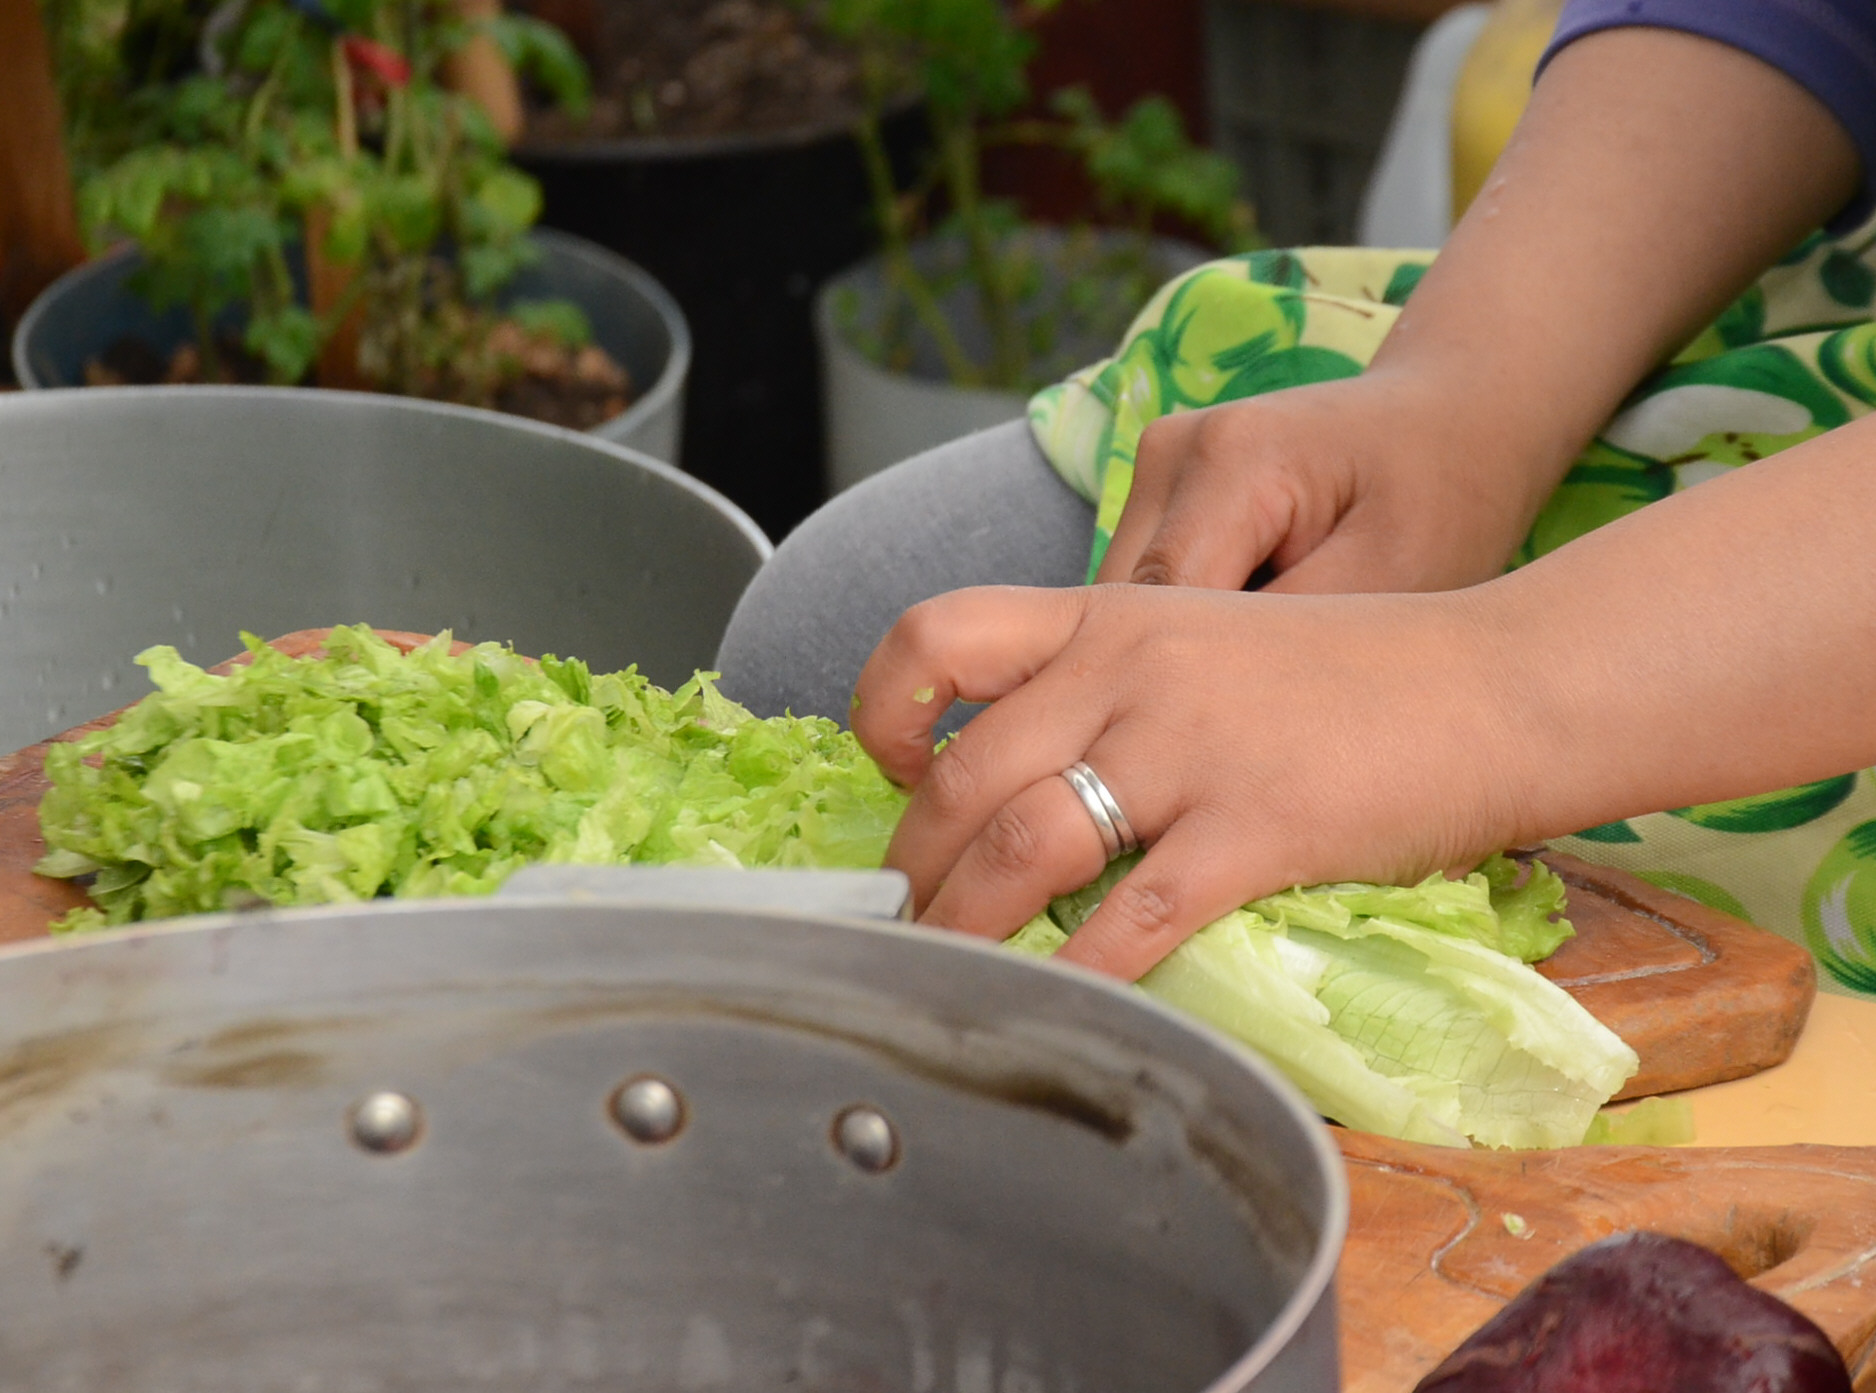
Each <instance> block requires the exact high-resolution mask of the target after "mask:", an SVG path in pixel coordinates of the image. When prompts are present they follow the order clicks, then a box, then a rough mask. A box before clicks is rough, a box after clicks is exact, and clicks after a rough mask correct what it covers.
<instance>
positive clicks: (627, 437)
mask: <svg viewBox="0 0 1876 1393" xmlns="http://www.w3.org/2000/svg"><path fill="white" fill-rule="evenodd" d="M530 240H531V241H532V242H533V244H534V245H535V247H537V248H538V249H539V251H540V258H539V260H537V261H536V262H535V264H534V265H532V266H529V267H527V268H525V269H524V270H522V271H521V272H520V274H518V275H517V276H516V277H515V279H514V281H513V282H512V283H511V284H510V285H509V286H508V288H507V290H506V291H505V292H504V299H505V300H507V301H514V300H538V299H561V298H565V299H570V300H573V301H575V302H577V303H578V304H579V306H580V308H581V309H583V310H584V311H585V312H586V316H587V318H588V320H590V321H591V323H592V325H593V337H594V338H595V339H596V340H597V341H598V343H599V344H600V345H601V346H602V347H604V348H605V349H606V351H607V352H609V353H611V354H612V356H613V357H614V358H615V359H617V360H618V361H619V362H620V363H621V364H623V365H624V367H625V369H626V371H627V372H629V373H630V374H631V375H632V383H633V387H634V389H635V390H636V392H637V393H638V396H637V398H636V400H634V401H633V403H632V405H631V406H630V407H629V408H628V409H627V410H626V411H625V412H624V413H623V414H622V415H619V416H615V417H614V418H613V419H612V420H610V421H607V422H606V423H605V424H603V425H600V426H597V427H595V428H594V430H593V432H592V433H593V434H594V435H597V436H599V437H600V438H601V439H603V440H610V441H612V442H613V443H614V444H615V445H625V446H628V447H630V448H632V449H635V450H643V451H644V452H645V453H646V454H648V455H650V456H652V458H654V459H661V460H666V461H669V462H672V463H675V462H676V461H677V460H678V458H679V451H680V448H681V443H682V442H681V434H682V429H683V421H684V388H685V383H686V382H687V381H688V379H689V376H690V360H691V341H690V327H689V325H688V324H687V323H686V321H685V319H684V312H683V311H682V310H681V309H679V308H678V304H677V301H675V300H673V299H672V298H671V296H670V295H669V293H667V292H666V290H665V288H664V287H663V286H661V285H659V284H658V282H657V281H656V280H654V279H653V278H652V277H651V275H650V274H649V273H647V272H646V271H644V270H643V269H641V268H640V267H638V266H636V265H634V264H633V263H632V262H630V261H627V260H626V259H625V258H624V257H622V256H620V255H618V254H617V253H616V252H611V251H608V250H607V249H606V248H604V247H602V246H599V245H598V244H597V243H594V242H589V241H587V240H586V239H585V238H583V237H574V236H570V235H569V234H567V233H564V232H554V231H550V230H548V229H545V228H543V229H540V230H538V231H536V232H534V233H533V234H531V236H530ZM138 265H139V260H138V256H137V253H136V251H135V250H134V249H133V248H124V249H123V250H121V251H117V252H113V253H111V254H109V255H107V256H102V257H99V258H98V259H97V260H96V261H91V262H87V263H86V264H85V265H83V266H80V267H77V268H76V269H74V270H72V271H69V272H67V273H66V274H65V275H63V276H61V277H60V278H59V279H58V280H57V281H55V282H54V283H53V284H52V285H51V286H49V287H47V288H46V290H45V291H44V293H42V294H41V295H40V296H39V298H37V299H36V300H34V301H33V303H32V304H31V305H30V306H29V307H28V308H27V310H26V313H25V314H23V315H21V316H20V321H19V323H18V325H16V326H15V328H14V331H13V344H12V354H13V373H14V376H15V377H17V378H18V379H19V382H20V385H21V386H22V387H25V388H27V389H29V390H31V389H34V388H47V387H79V386H82V385H83V384H84V381H85V364H86V362H87V361H89V360H90V359H92V358H95V357H96V356H97V355H98V354H99V353H101V352H102V351H103V350H104V349H105V348H106V347H107V346H108V345H109V344H110V343H111V342H112V340H114V339H116V338H117V337H118V336H119V335H122V334H127V333H128V334H137V335H140V336H141V337H143V338H145V339H147V340H148V341H149V342H150V343H151V344H152V345H153V346H156V347H158V348H160V349H163V350H164V351H167V350H168V349H170V348H173V347H174V346H175V345H176V344H179V343H182V342H183V341H185V340H186V339H188V338H189V337H190V336H191V335H192V334H193V332H194V331H193V328H192V326H191V324H190V320H189V316H188V313H187V312H186V311H185V310H183V309H182V308H180V307H178V308H175V309H172V310H170V311H168V312H166V313H161V314H159V313H158V312H157V311H155V310H153V309H151V308H150V307H149V306H148V305H146V304H144V302H143V301H142V300H140V299H138V298H137V297H136V296H135V295H133V294H131V293H130V291H129V290H128V289H127V288H126V286H125V282H126V280H128V278H129V277H130V275H131V274H132V273H133V272H134V271H135V270H136V269H137V266H138Z"/></svg>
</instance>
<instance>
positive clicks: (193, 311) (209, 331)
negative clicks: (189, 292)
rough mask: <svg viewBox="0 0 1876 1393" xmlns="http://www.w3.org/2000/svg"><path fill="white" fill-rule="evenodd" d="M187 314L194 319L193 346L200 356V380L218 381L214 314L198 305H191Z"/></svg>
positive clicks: (219, 352)
mask: <svg viewBox="0 0 1876 1393" xmlns="http://www.w3.org/2000/svg"><path fill="white" fill-rule="evenodd" d="M189 314H190V317H191V318H193V319H194V320H195V346H196V352H197V353H199V354H200V355H201V357H202V380H203V381H204V382H220V381H222V380H223V378H222V367H221V350H220V349H219V348H218V347H217V346H216V344H215V316H214V315H212V314H210V313H208V312H207V311H206V310H204V309H203V308H202V307H201V306H200V305H191V306H190V307H189Z"/></svg>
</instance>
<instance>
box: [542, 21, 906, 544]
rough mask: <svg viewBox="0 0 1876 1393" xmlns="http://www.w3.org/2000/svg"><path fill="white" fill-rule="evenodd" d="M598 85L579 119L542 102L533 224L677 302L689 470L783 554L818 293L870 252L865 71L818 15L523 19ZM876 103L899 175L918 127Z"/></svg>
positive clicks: (802, 472) (810, 446)
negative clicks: (615, 263)
mask: <svg viewBox="0 0 1876 1393" xmlns="http://www.w3.org/2000/svg"><path fill="white" fill-rule="evenodd" d="M516 3H520V4H525V5H526V6H527V8H528V9H529V10H530V11H531V12H532V14H534V15H535V16H537V17H539V18H541V19H543V20H548V21H551V22H553V23H555V24H556V25H559V26H561V27H562V28H563V30H564V32H565V33H566V34H567V35H568V36H569V37H570V39H571V41H572V42H573V43H574V45H575V47H576V48H577V49H578V50H579V52H580V53H581V54H582V56H584V57H585V59H586V60H587V63H588V65H589V67H590V69H591V71H592V74H593V101H592V104H591V110H590V112H589V113H588V114H587V115H585V116H584V117H581V116H578V115H575V114H571V113H569V112H568V111H567V110H566V109H565V108H564V106H560V105H558V104H555V103H553V102H552V101H551V100H549V99H548V98H549V97H550V94H547V93H541V92H536V93H535V94H534V100H531V101H530V102H529V110H528V121H527V127H526V131H525V133H524V135H523V137H522V139H521V141H520V142H519V143H518V144H517V146H516V148H515V159H516V161H517V163H518V164H520V166H521V167H522V168H524V169H526V170H527V171H528V172H529V173H530V174H532V175H534V176H535V177H536V178H537V179H539V180H540V181H541V186H542V189H543V193H544V195H545V210H544V212H543V215H542V221H543V222H544V223H545V224H546V225H548V226H551V227H556V228H564V229H566V230H567V231H569V232H575V233H578V234H580V235H581V236H584V237H590V238H592V239H593V240H595V241H598V242H601V243H603V244H604V245H606V246H608V247H610V248H612V249H613V250H615V251H618V252H620V253H622V254H623V255H626V256H629V257H631V258H632V259H633V260H634V261H636V262H638V263H639V264H641V265H643V266H645V267H646V268H647V269H648V270H650V271H651V272H652V273H653V274H654V275H656V276H657V277H658V279H659V280H660V281H662V282H663V283H664V284H665V285H666V286H668V287H669V288H670V290H671V292H672V294H673V295H674V296H676V298H677V300H678V302H679V304H681V305H682V306H683V308H684V312H685V315H686V316H687V317H688V319H689V320H690V322H691V325H692V328H693V330H694V332H695V334H696V339H697V352H696V357H695V359H694V360H693V364H692V371H691V382H692V389H693V390H692V393H691V406H690V409H689V412H688V415H687V419H686V421H685V430H684V444H685V458H684V463H685V467H686V468H687V469H689V470H690V471H691V472H692V473H694V474H696V475H697V476H698V477H700V478H702V479H704V480H706V481H707V482H709V483H712V484H714V485H715V486H716V487H718V488H720V489H722V490H723V491H724V492H726V493H728V494H730V495H731V496H732V497H734V498H735V499H736V500H737V501H738V502H739V503H741V504H742V505H743V506H744V507H746V508H748V509H749V510H750V512H751V513H752V514H754V515H755V516H756V518H757V520H758V521H760V522H761V523H762V524H763V525H764V526H765V527H766V528H767V529H768V530H769V532H770V533H771V534H772V535H775V536H780V535H782V534H783V533H785V532H787V531H788V530H789V529H790V528H791V527H792V526H793V525H794V524H795V523H796V522H797V521H799V520H800V519H801V518H802V517H805V516H806V515H807V514H808V513H809V512H810V511H812V510H813V508H814V507H815V506H817V505H818V503H819V502H820V501H821V499H822V497H823V496H824V489H823V487H822V483H821V457H822V453H823V434H822V424H821V408H820V396H821V392H820V374H819V363H818V360H817V357H816V353H815V346H814V330H813V325H812V297H813V293H814V290H815V289H816V287H818V286H819V285H820V284H821V282H823V281H824V280H825V279H826V278H827V277H829V276H831V275H833V274H834V273H835V272H836V271H839V270H841V269H842V268H843V267H846V266H848V265H851V264H852V263H853V262H855V261H857V260H859V259H860V258H861V257H863V256H865V255H867V254H868V253H869V252H871V251H872V250H874V249H875V248H876V247H877V245H878V238H877V233H876V231H875V229H874V225H873V222H872V219H871V218H870V216H869V213H868V208H869V206H870V202H869V196H868V189H867V180H866V171H865V168H864V166H863V164H862V162H861V159H860V154H859V151H858V149H857V148H856V146H855V144H854V142H853V140H852V137H851V131H852V128H853V125H854V123H855V122H856V121H857V120H858V119H859V118H860V117H861V115H862V114H863V113H864V112H865V111H866V110H867V104H868V100H867V97H866V94H865V92H864V91H863V86H864V84H863V80H862V75H861V73H860V56H859V54H858V52H857V51H856V50H855V48H854V47H853V45H851V44H849V43H847V42H845V41H844V40H842V39H841V38H839V37H838V36H837V35H834V34H831V33H830V32H829V31H828V29H827V26H826V24H825V23H824V22H823V4H822V0H603V2H602V0H516ZM915 101H916V98H915V89H914V88H912V87H911V86H910V85H909V84H908V85H907V86H906V87H904V88H901V89H900V90H897V91H895V92H892V93H890V94H888V95H887V96H886V97H885V98H884V99H883V105H884V106H885V108H886V114H885V116H884V119H883V121H882V129H883V135H882V139H883V141H884V143H885V144H886V146H887V147H888V148H889V150H890V151H891V152H892V156H893V158H894V159H895V160H897V161H900V162H902V163H903V164H904V165H905V166H906V167H909V166H910V163H911V162H912V160H913V159H914V157H915V155H916V152H917V150H918V148H919V146H920V144H921V142H922V140H923V136H924V127H923V122H922V121H921V120H920V118H919V116H918V113H917V112H916V110H915V109H914V108H915Z"/></svg>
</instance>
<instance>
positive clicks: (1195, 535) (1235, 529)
mask: <svg viewBox="0 0 1876 1393" xmlns="http://www.w3.org/2000/svg"><path fill="white" fill-rule="evenodd" d="M1555 453H1556V452H1555V450H1554V449H1553V448H1550V447H1548V446H1544V445H1540V444H1539V443H1538V442H1537V441H1536V440H1531V439H1520V438H1519V437H1518V434H1517V432H1516V431H1515V429H1510V430H1508V429H1505V428H1504V427H1503V425H1502V423H1499V422H1496V421H1491V420H1488V419H1487V414H1486V412H1485V411H1484V409H1483V406H1482V404H1481V403H1480V402H1479V401H1478V400H1477V398H1476V395H1475V394H1473V393H1471V392H1469V391H1467V390H1465V389H1464V384H1458V385H1456V386H1449V385H1448V384H1446V383H1443V382H1440V381H1437V380H1433V379H1432V377H1431V375H1430V374H1408V373H1398V372H1397V373H1388V372H1384V371H1381V370H1376V371H1374V372H1372V373H1370V374H1368V375H1366V376H1363V377H1358V378H1351V379H1347V380H1343V381H1338V382H1326V383H1320V384H1316V385H1313V386H1307V387H1294V388H1290V389H1288V390H1286V391H1281V392H1273V393H1270V394H1268V395H1266V396H1261V397H1253V398H1249V399H1247V400H1244V401H1236V402H1229V403H1226V404H1224V405H1221V406H1214V407H1209V408H1206V409H1204V410H1200V411H1186V412H1178V413H1175V414H1173V415H1170V416H1163V417H1161V418H1160V419H1159V420H1157V421H1154V422H1153V423H1152V424H1150V425H1149V426H1148V427H1147V429H1146V432H1145V434H1144V435H1143V436H1142V437H1141V441H1140V448H1139V452H1138V455H1137V458H1136V460H1135V464H1134V481H1133V489H1132V492H1131V494H1130V496H1129V498H1128V500H1127V506H1126V508H1125V510H1124V511H1123V512H1122V514H1121V518H1120V523H1119V526H1118V527H1117V528H1116V529H1115V532H1114V539H1113V543H1112V544H1111V545H1110V547H1109V548H1108V552H1107V555H1106V557H1105V558H1104V559H1103V561H1102V563H1101V567H1100V571H1099V573H1098V575H1097V579H1098V580H1101V581H1135V582H1144V583H1149V584H1160V585H1192V586H1202V587H1205V588H1208V589H1219V590H1238V589H1241V588H1243V586H1244V584H1245V582H1246V581H1247V580H1249V579H1250V577H1251V576H1252V574H1253V573H1254V572H1256V571H1257V570H1258V568H1259V567H1260V566H1263V565H1265V564H1266V563H1268V565H1269V567H1270V568H1271V569H1272V570H1274V571H1275V573H1276V575H1275V577H1274V579H1272V580H1271V581H1270V583H1269V584H1268V585H1266V586H1265V587H1264V588H1266V589H1269V590H1275V591H1295V592H1314V593H1336V592H1368V593H1373V592H1383V591H1418V590H1451V589H1458V588H1460V587H1462V586H1467V585H1472V584H1475V583H1477V582H1479V581H1482V580H1488V579H1490V578H1491V577H1492V576H1494V575H1497V574H1498V573H1499V572H1501V571H1502V570H1504V568H1505V565H1506V563H1507V562H1508V561H1509V560H1510V559H1511V555H1512V553H1513V551H1515V550H1516V548H1517V546H1518V543H1519V542H1521V541H1522V540H1523V539H1524V536H1525V533H1526V532H1527V531H1529V529H1530V525H1531V520H1532V519H1533V518H1534V517H1535V516H1536V514H1537V510H1538V508H1539V507H1540V506H1541V505H1542V503H1543V500H1544V498H1545V497H1546V496H1547V495H1548V493H1549V491H1550V489H1551V488H1552V487H1553V486H1554V485H1555V483H1556V481H1557V478H1558V476H1559V475H1560V474H1561V472H1562V468H1563V466H1564V465H1565V464H1566V463H1567V459H1559V458H1553V457H1552V456H1553V455H1554V454H1555Z"/></svg>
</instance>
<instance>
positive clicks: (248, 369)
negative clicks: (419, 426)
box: [85, 320, 635, 430]
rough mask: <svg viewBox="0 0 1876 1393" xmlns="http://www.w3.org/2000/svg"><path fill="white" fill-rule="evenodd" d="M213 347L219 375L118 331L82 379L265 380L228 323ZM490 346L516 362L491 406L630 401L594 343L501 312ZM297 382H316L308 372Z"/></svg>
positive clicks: (558, 422)
mask: <svg viewBox="0 0 1876 1393" xmlns="http://www.w3.org/2000/svg"><path fill="white" fill-rule="evenodd" d="M216 350H217V354H218V356H219V359H220V362H221V366H222V375H221V377H220V378H219V379H211V378H210V377H209V376H208V375H207V374H206V373H205V372H204V371H203V366H202V352H201V349H200V348H199V347H198V346H197V345H196V344H195V343H193V342H189V343H183V344H179V345H177V346H176V347H175V348H173V349H171V350H170V351H168V352H164V351H163V350H161V349H159V348H158V347H157V346H156V345H155V344H154V343H152V342H151V341H150V339H149V338H147V337H145V336H144V335H142V334H137V333H125V334H119V335H118V336H117V337H116V338H114V339H112V340H111V342H110V343H108V344H106V345H105V347H104V350H103V351H102V352H101V353H99V354H98V355H97V356H96V357H95V358H92V359H91V360H90V361H88V362H87V363H86V364H85V385H86V386H87V387H156V386H183V385H188V386H196V385H201V384H204V383H207V382H209V381H211V380H219V381H221V382H224V383H231V384H234V385H237V386H244V387H261V386H265V385H267V369H266V364H264V363H263V362H261V360H260V359H258V358H256V357H255V356H254V355H253V354H252V353H250V352H248V350H247V348H246V347H245V346H244V345H243V344H242V342H241V336H240V334H239V333H238V332H236V331H235V330H234V329H232V328H229V329H224V330H223V331H222V332H221V333H220V334H218V335H217V341H216ZM488 351H489V352H491V353H497V354H500V355H502V356H503V357H505V358H509V359H511V360H512V361H513V362H514V364H515V375H514V376H513V378H512V380H510V381H508V382H507V383H505V384H504V385H503V386H502V387H500V388H498V389H497V390H496V392H495V394H494V398H493V400H492V401H491V402H490V403H489V404H490V405H492V406H493V407H494V409H495V410H497V411H505V412H508V413H509V414H510V415H514V416H525V417H527V418H528V419H529V420H532V421H544V422H546V423H547V424H548V425H552V426H564V427H566V428H567V429H568V430H591V429H593V428H594V427H595V426H598V425H602V424H603V423H605V422H607V421H610V420H611V419H612V418H613V417H615V416H617V415H619V414H620V413H622V412H623V411H624V410H625V409H626V408H627V407H628V406H630V405H631V404H632V400H633V397H634V395H635V392H634V388H633V384H632V380H631V374H630V373H628V372H627V371H626V370H625V369H624V368H623V367H622V366H620V364H619V363H618V362H617V361H616V360H615V359H614V358H613V356H612V355H611V354H610V353H608V352H606V350H605V349H603V348H601V347H599V346H598V345H597V344H587V345H586V346H584V347H581V348H569V347H566V346H564V345H562V344H560V343H557V342H555V341H553V340H551V339H549V338H546V337H544V336H541V335H535V334H530V333H529V332H528V331H527V330H526V329H524V328H523V327H522V326H521V325H519V324H517V323H515V322H514V321H513V320H504V321H502V322H501V323H500V324H498V325H497V326H496V327H495V328H494V330H493V331H492V332H491V333H490V335H489V339H488ZM300 385H302V386H316V385H318V384H317V383H315V382H312V381H310V380H309V381H307V382H305V383H302V384H300ZM424 395H425V398H426V399H427V400H449V399H450V398H449V397H448V396H447V395H446V394H442V393H439V394H437V395H434V396H431V395H429V394H424Z"/></svg>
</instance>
